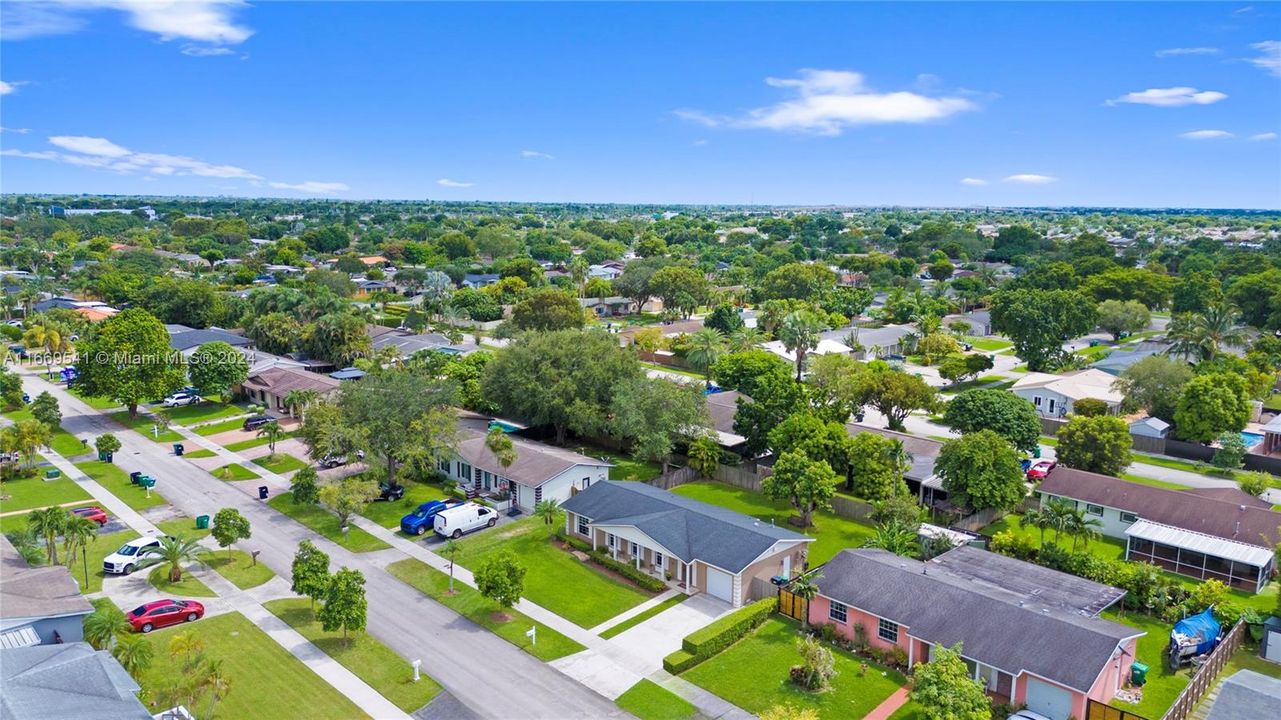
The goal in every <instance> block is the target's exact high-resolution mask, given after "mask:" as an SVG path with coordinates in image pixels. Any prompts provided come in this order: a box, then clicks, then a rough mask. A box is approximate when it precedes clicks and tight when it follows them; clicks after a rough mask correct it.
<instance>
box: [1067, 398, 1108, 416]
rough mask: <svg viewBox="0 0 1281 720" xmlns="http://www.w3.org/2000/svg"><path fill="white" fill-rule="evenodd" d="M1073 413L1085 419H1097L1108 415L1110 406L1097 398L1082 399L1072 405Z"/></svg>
mask: <svg viewBox="0 0 1281 720" xmlns="http://www.w3.org/2000/svg"><path fill="white" fill-rule="evenodd" d="M1072 412H1074V413H1076V414H1077V415H1084V416H1085V417H1097V416H1099V415H1107V414H1108V404H1107V403H1106V402H1104V401H1103V400H1096V399H1095V398H1081V399H1080V400H1077V401H1076V402H1074V403H1072Z"/></svg>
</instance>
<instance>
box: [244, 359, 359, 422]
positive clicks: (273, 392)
mask: <svg viewBox="0 0 1281 720" xmlns="http://www.w3.org/2000/svg"><path fill="white" fill-rule="evenodd" d="M341 384H342V382H341V381H339V380H335V379H333V378H331V377H329V376H328V375H321V374H320V373H314V372H308V371H306V370H302V369H300V368H291V367H273V368H270V369H267V370H263V371H260V372H253V373H250V374H249V376H248V377H246V378H245V382H244V383H243V384H242V385H241V386H240V392H241V393H243V394H244V395H245V396H246V397H247V398H249V400H250V401H252V402H257V403H260V404H262V405H264V406H266V407H267V410H268V412H273V413H281V414H288V413H289V411H290V407H289V405H287V404H286V403H285V397H286V396H287V395H289V393H290V392H292V391H294V390H311V391H313V392H315V393H316V395H317V396H318V397H320V398H326V397H329V396H330V395H332V394H333V393H334V392H335V391H336V390H337V389H338V386H339V385H341Z"/></svg>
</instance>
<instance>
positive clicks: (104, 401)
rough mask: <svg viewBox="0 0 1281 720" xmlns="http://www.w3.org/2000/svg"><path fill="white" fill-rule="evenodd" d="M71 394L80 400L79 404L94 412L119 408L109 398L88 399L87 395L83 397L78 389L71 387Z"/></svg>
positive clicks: (118, 404) (116, 403)
mask: <svg viewBox="0 0 1281 720" xmlns="http://www.w3.org/2000/svg"><path fill="white" fill-rule="evenodd" d="M71 394H72V395H75V396H76V397H77V398H80V401H81V402H83V403H84V404H86V405H88V406H89V407H91V408H93V409H94V410H115V409H116V408H118V407H120V403H118V402H116V401H115V400H112V399H111V398H105V397H90V396H88V395H83V394H81V393H80V388H77V387H73V388H72V389H71Z"/></svg>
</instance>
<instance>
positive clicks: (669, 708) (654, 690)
mask: <svg viewBox="0 0 1281 720" xmlns="http://www.w3.org/2000/svg"><path fill="white" fill-rule="evenodd" d="M614 702H615V704H617V705H618V707H620V708H622V709H624V710H626V711H627V712H629V713H631V714H633V715H635V716H636V717H638V718H640V720H686V718H692V717H694V716H695V715H697V714H698V708H696V707H694V706H693V705H691V704H689V703H688V702H687V701H686V700H685V699H684V698H682V697H681V696H679V695H677V694H676V693H674V692H672V691H670V690H667V689H666V688H663V687H661V686H659V685H658V684H656V683H654V682H653V681H651V680H644V679H642V680H641V681H640V682H638V683H636V684H635V685H633V686H632V687H631V689H629V690H628V691H627V692H625V693H623V694H622V695H619V696H618V699H617V700H615V701H614Z"/></svg>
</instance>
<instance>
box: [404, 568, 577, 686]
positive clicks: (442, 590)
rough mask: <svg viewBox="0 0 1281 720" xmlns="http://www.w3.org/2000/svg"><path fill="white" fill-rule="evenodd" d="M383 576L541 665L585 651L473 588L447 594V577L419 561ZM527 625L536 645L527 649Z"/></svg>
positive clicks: (459, 587) (458, 586)
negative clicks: (503, 617)
mask: <svg viewBox="0 0 1281 720" xmlns="http://www.w3.org/2000/svg"><path fill="white" fill-rule="evenodd" d="M387 572H389V573H391V574H392V575H394V576H395V577H396V578H397V579H399V580H400V581H401V582H404V583H406V584H408V585H410V586H412V587H413V588H415V589H416V590H418V591H419V592H421V593H423V594H424V595H426V596H428V597H430V598H432V599H433V600H435V601H436V602H439V603H440V604H441V605H444V606H445V607H448V608H449V609H450V610H453V611H454V612H456V613H458V614H459V615H462V616H463V617H465V618H467V619H468V620H471V621H472V622H474V623H476V624H477V625H480V626H481V627H484V628H487V629H489V630H491V631H492V632H494V633H495V634H496V635H498V636H499V637H501V638H502V639H504V640H506V641H507V642H509V643H511V644H513V645H515V646H517V647H519V648H520V649H521V650H524V651H525V652H527V653H529V654H530V655H533V656H534V657H536V658H538V659H539V660H542V661H543V662H550V661H552V660H555V659H557V658H562V657H565V656H566V655H573V654H574V653H576V652H580V651H582V650H585V649H586V648H584V647H583V646H582V645H580V644H578V643H577V642H574V641H573V640H571V639H569V638H567V637H565V636H564V635H561V634H560V633H558V632H556V631H555V630H553V629H551V628H549V627H547V626H546V625H543V624H542V623H539V622H534V621H533V620H531V619H529V618H528V617H527V616H525V615H523V614H521V613H519V612H516V611H515V610H510V609H509V610H506V611H503V609H502V608H501V607H499V605H498V603H496V602H494V601H492V600H488V599H486V598H485V597H484V596H482V595H481V594H480V592H478V591H477V590H476V589H475V588H470V587H467V586H466V585H463V584H462V583H460V582H455V583H454V594H453V595H450V594H448V590H449V576H448V575H446V574H445V573H443V572H441V571H439V570H437V569H436V568H433V567H431V566H430V565H428V564H427V563H425V562H422V561H421V560H414V559H409V560H401V561H399V562H394V563H392V564H391V565H388V566H387ZM500 612H505V613H506V615H507V616H508V617H509V618H510V619H508V620H506V621H502V620H501V618H499V617H497V616H498V615H499V613H500ZM531 625H532V626H534V627H536V628H537V629H538V630H537V635H538V642H537V643H536V644H534V645H531V644H530V642H529V638H527V637H525V631H526V630H528V629H529V628H530V626H531Z"/></svg>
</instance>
